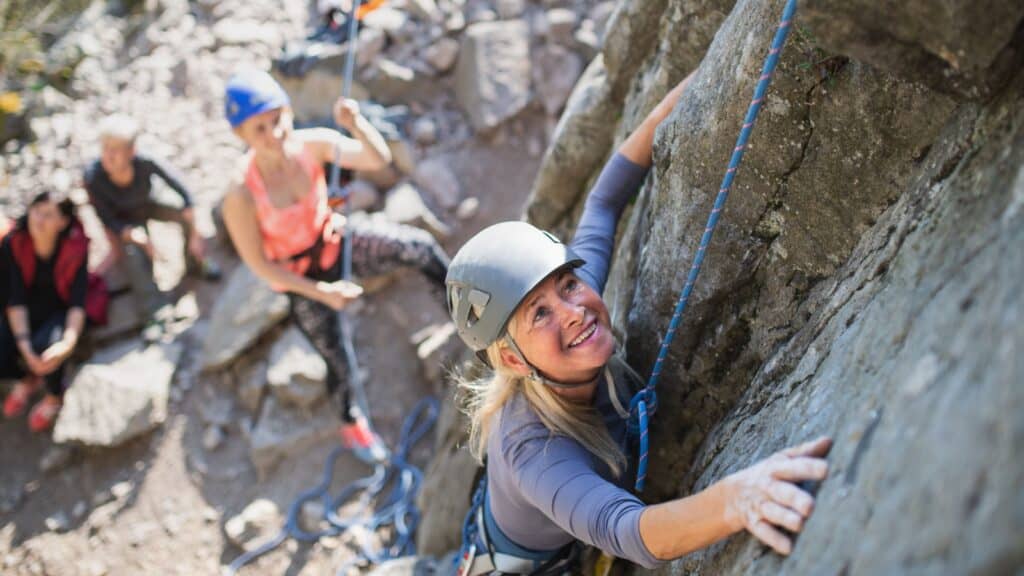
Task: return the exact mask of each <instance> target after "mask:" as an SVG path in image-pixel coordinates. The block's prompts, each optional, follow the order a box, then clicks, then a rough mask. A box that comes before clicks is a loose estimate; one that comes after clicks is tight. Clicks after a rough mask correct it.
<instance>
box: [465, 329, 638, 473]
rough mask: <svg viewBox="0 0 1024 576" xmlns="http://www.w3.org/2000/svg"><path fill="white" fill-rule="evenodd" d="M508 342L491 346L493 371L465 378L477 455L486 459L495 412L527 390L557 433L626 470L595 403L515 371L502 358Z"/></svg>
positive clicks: (618, 470) (471, 439)
mask: <svg viewBox="0 0 1024 576" xmlns="http://www.w3.org/2000/svg"><path fill="white" fill-rule="evenodd" d="M507 347H509V345H508V342H506V340H505V339H504V338H501V339H499V340H498V341H497V342H495V343H494V344H491V345H490V346H489V347H488V348H487V359H488V360H489V361H490V363H491V366H494V367H495V368H494V370H493V371H492V372H491V373H490V374H485V375H484V376H483V377H481V378H476V379H470V378H460V382H459V385H460V387H461V388H462V389H463V391H464V392H465V396H464V404H463V408H464V410H465V411H466V414H467V415H468V416H469V446H470V451H471V452H472V453H473V456H475V457H476V459H477V460H479V461H481V462H482V461H483V457H484V455H485V454H486V453H487V438H488V437H489V436H490V433H491V428H492V427H493V425H494V417H495V416H496V415H497V414H498V413H499V412H500V411H501V409H502V407H503V406H504V405H505V404H506V403H507V402H508V401H509V400H511V399H512V397H513V396H514V395H516V394H522V395H523V397H525V398H526V401H527V402H528V403H529V405H530V407H531V408H532V409H533V411H534V412H535V413H536V414H537V416H538V417H539V418H540V421H541V422H542V423H543V424H544V426H546V427H547V429H548V430H550V431H551V434H552V435H559V436H566V437H568V438H572V439H573V440H576V441H577V442H579V443H580V444H581V445H582V446H583V447H584V448H585V449H586V450H587V451H588V452H590V453H591V454H593V455H594V456H595V457H597V458H598V459H599V460H601V461H602V462H604V463H605V464H606V465H607V466H608V468H609V469H611V471H612V473H613V474H614V475H615V476H619V475H621V474H622V473H623V471H625V468H626V457H625V455H624V454H623V453H622V450H621V449H620V448H619V446H618V445H617V444H616V443H615V441H614V440H612V438H611V436H610V435H609V434H608V429H607V428H606V427H605V425H604V422H602V421H601V418H600V416H599V415H598V414H597V411H596V410H595V409H594V408H593V407H592V406H590V405H587V404H580V403H575V402H570V401H568V400H566V399H564V398H562V396H560V395H559V394H558V393H556V392H555V391H554V390H552V389H551V388H550V387H549V386H547V385H545V384H543V383H541V382H538V381H536V380H534V379H532V378H528V377H522V376H519V375H517V374H514V373H512V372H511V371H510V370H508V369H507V368H505V367H504V365H503V364H502V362H501V349H502V348H507ZM613 393H614V391H613Z"/></svg>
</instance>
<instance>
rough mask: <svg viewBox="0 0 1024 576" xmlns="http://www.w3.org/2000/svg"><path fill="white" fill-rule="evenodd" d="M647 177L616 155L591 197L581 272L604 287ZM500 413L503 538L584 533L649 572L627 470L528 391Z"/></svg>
mask: <svg viewBox="0 0 1024 576" xmlns="http://www.w3.org/2000/svg"><path fill="white" fill-rule="evenodd" d="M646 174H647V169H646V168H644V167H642V166H638V165H636V164H634V163H632V162H630V161H629V160H627V159H626V158H625V157H624V156H622V155H621V154H616V155H615V156H614V157H612V159H611V160H610V161H609V162H608V164H607V165H605V167H604V170H602V172H601V176H600V178H599V179H598V181H597V184H596V185H595V186H594V189H593V190H592V191H591V193H590V196H589V197H588V198H587V201H586V204H585V207H584V211H583V215H582V217H581V218H580V223H579V226H578V227H577V232H576V236H575V238H574V239H573V241H572V243H571V246H572V248H573V250H575V251H576V253H577V254H578V255H579V256H580V257H581V258H583V259H585V260H586V264H584V265H583V266H582V267H581V268H579V269H577V270H576V274H577V276H579V277H580V278H581V279H582V280H583V281H584V282H586V283H587V284H589V285H590V286H591V287H592V288H594V289H595V290H597V291H598V292H601V291H603V290H604V285H605V282H606V280H607V279H608V269H609V267H610V262H611V256H612V248H613V247H614V243H615V229H616V227H617V225H618V221H619V217H620V216H621V215H622V211H623V209H624V208H625V206H626V204H627V203H628V202H629V201H630V199H632V198H633V197H634V196H635V195H636V193H637V191H639V189H640V185H641V184H642V183H643V179H644V177H645V176H646ZM609 388H610V387H609V386H608V383H607V382H606V380H605V378H604V376H602V377H601V378H600V380H599V382H598V388H597V393H596V396H595V401H594V408H595V409H596V410H597V412H598V414H599V415H600V417H601V419H602V420H603V421H604V423H605V425H606V426H607V428H608V431H609V433H610V434H611V437H612V439H613V440H615V441H616V442H617V443H618V444H619V446H620V448H622V450H623V451H624V452H625V453H627V454H628V453H629V450H628V444H627V434H626V422H625V420H623V418H622V417H621V416H620V415H619V413H618V411H617V410H616V408H615V405H614V404H613V403H612V401H611V391H610V389H609ZM616 389H617V393H618V395H619V402H620V405H622V406H627V407H628V406H629V392H628V391H627V390H626V387H625V386H616ZM498 418H499V420H498V422H497V424H496V425H495V426H494V427H493V428H492V430H491V434H490V436H489V438H488V442H487V454H488V463H487V482H488V485H487V487H488V498H489V499H490V507H491V511H492V514H493V515H494V520H495V522H496V523H497V525H498V528H499V529H500V530H501V531H502V532H503V533H504V535H505V536H507V537H508V538H510V539H511V540H512V541H513V542H515V543H516V544H519V545H520V546H522V547H524V548H528V549H531V550H536V551H545V550H556V549H558V548H560V547H562V546H564V545H565V544H567V543H569V542H571V541H572V540H573V539H578V540H582V541H583V542H586V543H587V544H590V545H593V546H596V547H598V548H600V549H602V550H604V551H606V552H608V553H610V554H613V555H615V556H618V557H621V558H626V559H628V560H630V561H632V562H636V563H637V564H640V565H642V566H645V567H648V568H653V567H655V566H656V565H658V564H659V561H658V560H657V559H656V558H655V557H654V556H653V555H652V554H651V552H650V551H649V550H648V549H647V547H646V546H645V545H644V543H643V540H642V539H641V538H640V514H641V512H642V510H643V508H644V504H643V503H642V502H641V501H640V499H638V498H637V497H636V496H634V495H632V494H631V493H629V492H628V491H626V490H625V489H624V488H622V486H621V485H620V482H621V483H625V482H628V480H629V474H623V475H622V477H621V478H618V479H616V478H614V477H613V475H612V473H611V471H610V470H609V469H608V468H607V466H605V465H604V464H603V463H602V462H600V461H599V460H597V459H596V458H595V457H594V456H593V455H592V454H590V453H589V452H587V450H586V449H585V448H584V447H583V446H582V445H580V444H579V443H578V442H577V441H575V440H573V439H572V438H568V437H565V436H558V435H553V434H552V433H551V432H550V430H548V428H547V427H546V426H545V425H544V424H543V422H541V420H540V418H539V417H538V416H537V414H536V413H535V412H534V411H533V409H532V408H531V407H530V405H529V403H528V402H527V401H526V399H525V398H524V397H523V396H522V394H516V395H515V396H514V397H513V398H512V399H511V400H510V401H509V402H507V403H506V404H505V406H504V407H503V408H502V410H501V412H500V413H499V415H498Z"/></svg>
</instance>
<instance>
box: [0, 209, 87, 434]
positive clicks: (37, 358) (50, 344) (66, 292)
mask: <svg viewBox="0 0 1024 576" xmlns="http://www.w3.org/2000/svg"><path fill="white" fill-rule="evenodd" d="M88 247H89V242H88V239H87V238H86V236H85V232H84V230H83V229H82V225H81V223H79V222H78V220H77V219H76V218H75V216H74V207H73V205H72V204H71V201H70V200H68V199H66V198H64V199H60V198H57V197H56V195H54V194H51V193H49V192H43V193H41V194H39V195H37V196H36V197H35V198H33V199H32V202H31V203H30V204H29V207H28V211H27V213H26V214H25V216H23V217H22V218H21V219H20V220H19V221H18V223H17V225H16V227H15V228H14V230H12V231H11V233H10V234H9V235H8V236H7V237H6V238H5V239H4V241H3V245H2V248H0V258H2V259H3V260H4V263H3V264H4V265H3V267H2V269H4V270H5V274H6V276H7V277H6V278H3V279H2V280H0V281H2V282H4V284H5V285H6V288H7V291H8V294H7V302H6V306H5V314H4V315H3V317H2V318H0V378H17V379H19V381H18V383H17V384H16V385H15V386H14V389H13V390H12V391H11V393H10V394H8V396H7V399H6V400H5V401H4V417H6V418H13V417H16V416H19V415H21V414H22V413H24V411H25V408H26V406H27V405H28V401H29V399H30V398H31V396H32V394H33V393H34V392H35V391H36V390H37V389H39V388H40V387H42V385H43V384H44V383H45V384H46V395H45V396H44V397H43V399H42V400H41V401H39V403H38V404H36V405H35V406H34V407H33V408H32V411H31V413H30V414H29V428H30V429H32V431H33V432H41V431H44V430H47V429H48V428H50V426H52V425H53V422H54V420H55V419H56V417H57V413H58V412H60V407H61V402H62V401H61V398H62V396H63V393H64V365H65V361H66V360H67V359H68V357H69V356H71V352H72V351H73V350H74V348H75V345H76V344H77V343H78V338H79V336H81V334H82V329H83V328H84V327H85V296H86V289H87V287H88V277H87V266H86V259H87V255H88Z"/></svg>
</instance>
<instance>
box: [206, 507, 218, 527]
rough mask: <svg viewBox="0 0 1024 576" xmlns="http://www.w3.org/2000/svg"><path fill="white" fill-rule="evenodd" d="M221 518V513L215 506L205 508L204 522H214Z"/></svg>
mask: <svg viewBox="0 0 1024 576" xmlns="http://www.w3.org/2000/svg"><path fill="white" fill-rule="evenodd" d="M219 518H220V513H219V512H217V510H216V509H214V508H207V509H206V510H203V522H205V523H206V524H213V523H214V522H216V521H217V519H219Z"/></svg>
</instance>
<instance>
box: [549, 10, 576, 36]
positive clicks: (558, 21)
mask: <svg viewBox="0 0 1024 576" xmlns="http://www.w3.org/2000/svg"><path fill="white" fill-rule="evenodd" d="M577 20H578V18H577V17H576V13H575V12H573V11H572V10H568V9H566V8H554V9H552V10H548V11H547V34H548V38H549V39H551V41H552V42H557V43H559V44H569V43H570V42H572V33H573V31H574V30H576V22H577Z"/></svg>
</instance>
